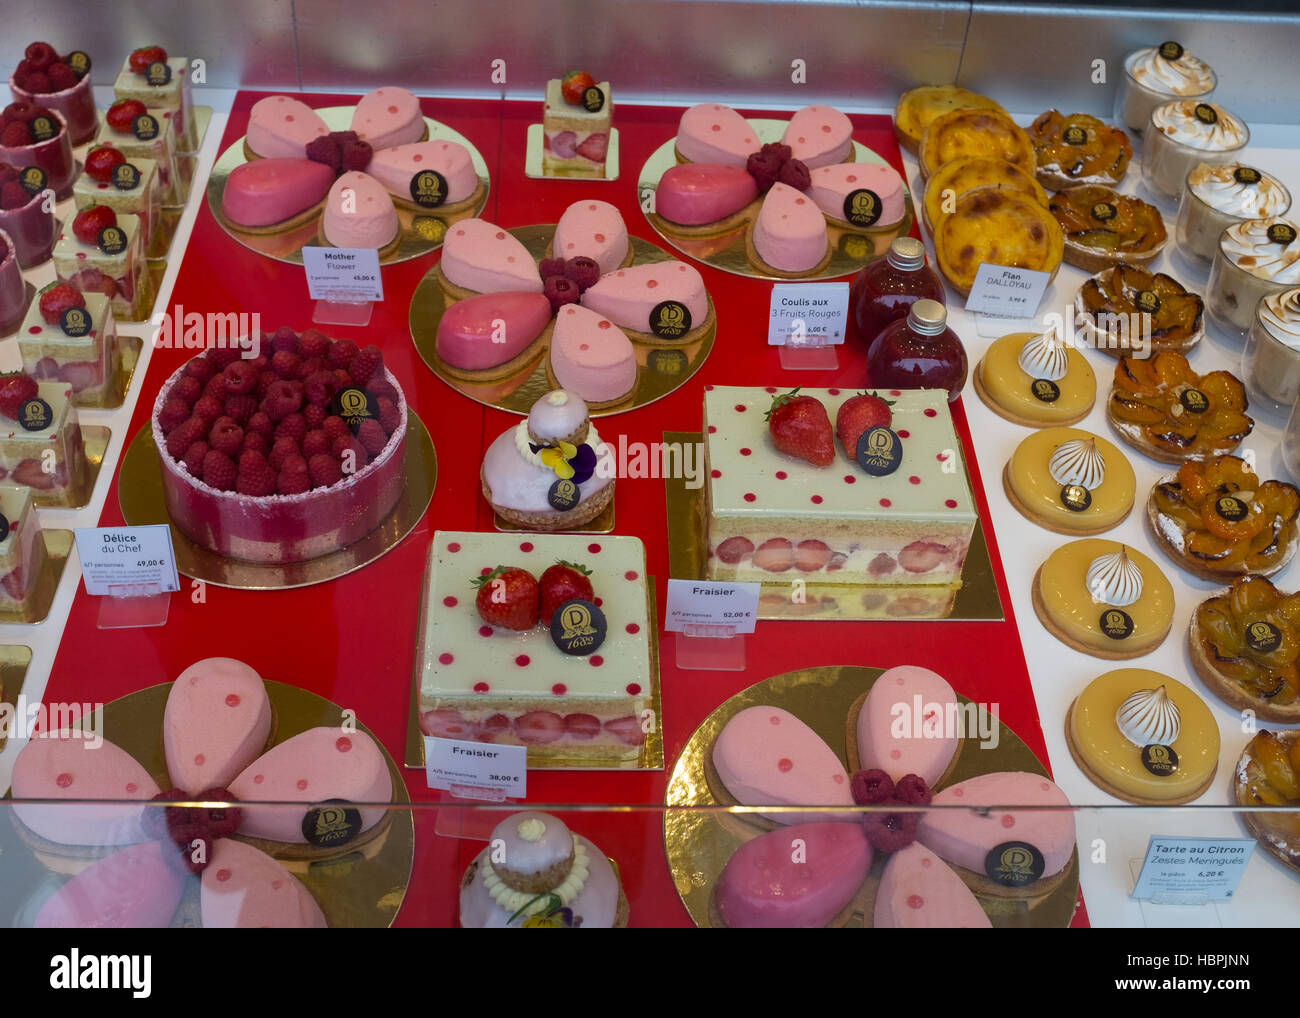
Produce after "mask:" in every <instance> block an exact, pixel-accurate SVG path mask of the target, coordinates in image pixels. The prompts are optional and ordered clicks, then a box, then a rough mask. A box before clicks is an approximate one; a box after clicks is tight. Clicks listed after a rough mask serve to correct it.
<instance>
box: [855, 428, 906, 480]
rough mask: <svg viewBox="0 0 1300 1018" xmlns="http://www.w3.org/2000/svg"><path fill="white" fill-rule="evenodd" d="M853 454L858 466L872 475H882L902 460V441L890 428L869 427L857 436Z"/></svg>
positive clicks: (894, 467)
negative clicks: (856, 445) (856, 444)
mask: <svg viewBox="0 0 1300 1018" xmlns="http://www.w3.org/2000/svg"><path fill="white" fill-rule="evenodd" d="M855 455H856V456H857V460H858V466H860V467H861V468H862V469H863V470H865V471H866V472H867V473H869V474H870V475H871V476H872V477H884V476H886V475H887V474H892V473H893V472H894V471H895V470H897V469H898V465H899V464H900V463H902V462H903V443H902V442H901V441H899V438H898V435H896V434H895V433H894V432H893V430H891V429H890V428H886V427H884V426H880V427H875V428H870V429H868V430H867V431H864V432H863V433H862V434H861V435H859V436H858V447H857V449H856V451H855Z"/></svg>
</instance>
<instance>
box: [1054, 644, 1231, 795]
mask: <svg viewBox="0 0 1300 1018" xmlns="http://www.w3.org/2000/svg"><path fill="white" fill-rule="evenodd" d="M1065 738H1066V742H1067V743H1068V744H1069V747H1070V755H1071V756H1073V757H1074V762H1075V763H1077V764H1078V765H1079V769H1080V770H1081V771H1083V773H1084V774H1085V775H1086V776H1087V778H1088V780H1089V781H1091V782H1092V783H1093V784H1094V785H1096V786H1097V787H1098V788H1100V789H1102V790H1103V791H1105V792H1109V793H1110V794H1111V795H1113V796H1116V797H1117V798H1120V799H1123V800H1124V801H1126V802H1132V803H1137V804H1138V805H1140V806H1173V805H1178V804H1180V803H1185V802H1191V801H1193V800H1194V799H1199V798H1200V797H1201V796H1202V795H1203V794H1205V792H1206V790H1207V789H1209V787H1210V784H1211V783H1212V782H1213V781H1214V772H1215V771H1216V770H1217V769H1218V766H1219V723H1218V721H1216V720H1215V718H1214V715H1213V714H1212V713H1211V712H1210V708H1208V707H1207V706H1205V702H1204V701H1203V700H1202V699H1201V698H1200V697H1199V696H1197V695H1196V693H1194V692H1193V691H1192V690H1190V689H1188V688H1187V687H1186V686H1184V685H1183V684H1182V683H1181V682H1178V681H1177V680H1175V679H1171V678H1170V677H1169V676H1168V675H1162V674H1160V673H1159V672H1153V671H1148V670H1147V669H1145V668H1120V669H1117V670H1116V671H1113V672H1107V673H1106V674H1105V675H1100V676H1098V677H1097V678H1095V679H1093V680H1092V682H1090V683H1089V684H1088V686H1087V688H1085V689H1084V690H1083V692H1081V693H1080V694H1079V695H1078V697H1076V698H1075V700H1074V702H1073V703H1072V704H1071V705H1070V711H1069V713H1068V714H1067V715H1066V719H1065Z"/></svg>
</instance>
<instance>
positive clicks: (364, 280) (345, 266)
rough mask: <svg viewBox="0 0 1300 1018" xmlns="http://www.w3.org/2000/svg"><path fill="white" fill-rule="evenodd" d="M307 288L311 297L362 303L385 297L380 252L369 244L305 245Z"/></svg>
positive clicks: (303, 253)
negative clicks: (349, 246) (380, 273)
mask: <svg viewBox="0 0 1300 1018" xmlns="http://www.w3.org/2000/svg"><path fill="white" fill-rule="evenodd" d="M302 267H303V268H304V269H306V270H307V292H308V294H310V296H311V299H312V300H329V301H339V302H348V303H354V304H360V303H363V302H365V301H376V300H383V299H384V284H383V280H382V279H381V278H380V276H379V252H378V251H375V250H372V249H369V248H348V247H305V248H303V249H302Z"/></svg>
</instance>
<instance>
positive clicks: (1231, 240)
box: [1205, 217, 1300, 339]
mask: <svg viewBox="0 0 1300 1018" xmlns="http://www.w3.org/2000/svg"><path fill="white" fill-rule="evenodd" d="M1297 283H1300V240H1297V227H1296V224H1295V223H1293V222H1291V221H1290V220H1289V219H1282V218H1280V217H1278V218H1273V219H1248V220H1246V221H1245V222H1244V223H1238V224H1237V225H1236V226H1229V227H1228V228H1227V229H1226V230H1224V231H1223V236H1222V237H1220V238H1219V250H1218V253H1217V254H1216V255H1215V256H1214V264H1213V265H1211V266H1210V281H1209V283H1207V284H1206V289H1205V306H1206V310H1207V311H1208V312H1209V315H1210V318H1211V319H1212V320H1213V321H1214V322H1215V324H1217V325H1218V326H1220V327H1221V328H1222V329H1224V330H1225V331H1226V332H1228V333H1229V335H1232V336H1235V337H1236V338H1237V339H1245V338H1246V333H1247V331H1249V329H1250V327H1251V324H1252V323H1253V322H1254V321H1255V309H1256V308H1257V307H1258V306H1259V302H1260V301H1261V300H1263V299H1264V298H1265V297H1267V296H1268V295H1269V294H1271V293H1280V292H1281V291H1282V290H1286V289H1289V288H1291V287H1293V286H1295V285H1296V284H1297Z"/></svg>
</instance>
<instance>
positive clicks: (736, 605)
mask: <svg viewBox="0 0 1300 1018" xmlns="http://www.w3.org/2000/svg"><path fill="white" fill-rule="evenodd" d="M760 586H761V584H758V583H730V582H719V581H713V580H669V581H668V605H667V607H666V609H665V611H664V629H665V630H666V631H668V632H670V633H685V632H689V631H690V629H689V628H688V627H694V626H730V627H731V628H732V630H733V631H734V632H735V633H752V632H753V631H754V622H755V620H756V619H757V618H758V592H759V588H760Z"/></svg>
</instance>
